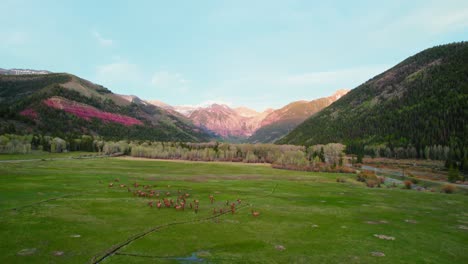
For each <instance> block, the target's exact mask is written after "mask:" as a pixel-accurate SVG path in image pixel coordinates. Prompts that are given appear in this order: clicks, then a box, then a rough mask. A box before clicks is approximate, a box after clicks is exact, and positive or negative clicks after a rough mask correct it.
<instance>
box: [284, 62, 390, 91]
mask: <svg viewBox="0 0 468 264" xmlns="http://www.w3.org/2000/svg"><path fill="white" fill-rule="evenodd" d="M386 69H388V66H385V65H379V66H373V67H358V68H350V69H341V70H335V71H323V72H309V73H302V74H293V75H287V76H285V77H283V79H282V80H280V82H281V83H283V84H286V85H290V86H314V85H322V86H324V85H331V84H334V83H340V82H343V81H346V82H349V83H350V84H351V83H353V84H355V83H358V84H359V83H362V82H365V81H367V80H369V79H370V78H372V77H374V76H375V75H377V74H379V73H381V72H383V71H384V70H386ZM348 88H354V87H348Z"/></svg>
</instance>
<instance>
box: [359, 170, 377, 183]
mask: <svg viewBox="0 0 468 264" xmlns="http://www.w3.org/2000/svg"><path fill="white" fill-rule="evenodd" d="M356 180H357V181H360V182H367V181H368V180H374V181H377V176H375V173H374V172H372V171H362V172H361V173H359V174H358V175H357V177H356Z"/></svg>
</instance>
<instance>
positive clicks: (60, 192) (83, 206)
mask: <svg viewBox="0 0 468 264" xmlns="http://www.w3.org/2000/svg"><path fill="white" fill-rule="evenodd" d="M1 159H2V160H5V159H8V157H7V155H5V156H2V158H1ZM338 176H339V177H343V178H345V180H346V182H345V183H338V182H336V178H337V177H338ZM354 178H355V176H354V175H350V174H348V175H343V174H340V175H337V174H332V173H312V172H299V171H287V170H277V169H272V168H270V167H268V166H255V165H248V164H239V163H233V164H229V163H199V162H187V161H184V162H172V161H154V162H147V161H142V160H137V159H128V158H99V159H70V158H67V159H57V160H42V158H39V159H38V160H35V161H31V162H21V161H16V162H6V163H1V164H0V237H1V238H2V239H1V240H0V263H97V262H100V261H101V262H102V263H148V262H156V263H190V262H197V261H202V262H209V263H251V262H254V263H437V264H440V263H468V253H467V251H466V245H468V196H467V195H464V194H451V195H449V194H442V193H438V192H417V191H412V190H403V189H399V188H372V189H371V188H367V187H365V186H364V185H363V184H362V183H359V182H357V181H355V180H354ZM116 179H118V182H117V181H116ZM135 182H137V183H138V184H140V187H137V188H136V187H134V185H133V184H134V183H135ZM110 183H112V185H113V187H109V185H110ZM121 184H123V185H125V187H122V188H121V187H120V185H121ZM144 185H148V186H150V187H148V189H145V188H143V187H142V186H144ZM127 188H130V192H129V191H128V189H127ZM136 189H138V190H141V191H144V192H149V190H154V191H155V193H158V192H159V193H160V198H156V197H153V198H143V197H138V196H134V195H133V192H135V190H136ZM179 191H180V193H181V194H179ZM167 192H169V196H166V193H167ZM185 193H187V194H189V197H187V203H189V202H192V203H194V202H193V200H195V199H196V200H199V203H200V208H199V211H198V213H195V211H194V210H193V209H192V210H191V209H190V208H189V207H186V208H185V210H183V211H182V210H180V211H177V210H176V209H174V208H161V209H157V208H156V207H155V206H153V207H150V206H149V205H148V202H150V201H154V202H157V201H158V199H162V197H163V196H164V197H167V199H173V200H174V201H176V199H177V198H178V197H177V196H179V195H185ZM210 195H213V196H214V202H213V203H211V202H210V199H209V196H210ZM237 199H240V200H241V202H240V203H238V202H237ZM226 201H229V205H226ZM231 203H235V205H236V206H235V208H236V210H235V213H234V214H232V213H231V211H230V204H231ZM213 209H215V210H216V211H217V213H216V214H214V213H213ZM220 209H223V213H221V214H220V213H219V210H220ZM252 211H254V212H258V213H259V215H258V216H253V215H252V213H251V212H252ZM226 212H227V213H226Z"/></svg>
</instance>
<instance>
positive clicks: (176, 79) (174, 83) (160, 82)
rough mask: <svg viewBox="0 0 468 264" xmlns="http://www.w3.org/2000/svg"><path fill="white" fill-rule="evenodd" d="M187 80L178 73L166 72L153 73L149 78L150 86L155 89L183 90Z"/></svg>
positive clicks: (187, 82)
mask: <svg viewBox="0 0 468 264" xmlns="http://www.w3.org/2000/svg"><path fill="white" fill-rule="evenodd" d="M189 83H190V81H189V80H187V79H185V78H184V77H183V76H182V75H181V74H180V73H170V72H168V71H158V72H155V73H154V74H153V76H152V78H151V84H152V85H153V86H155V87H156V88H163V89H178V90H179V91H181V90H185V89H186V88H187V85H188V84H189Z"/></svg>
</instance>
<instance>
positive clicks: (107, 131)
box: [0, 73, 210, 142]
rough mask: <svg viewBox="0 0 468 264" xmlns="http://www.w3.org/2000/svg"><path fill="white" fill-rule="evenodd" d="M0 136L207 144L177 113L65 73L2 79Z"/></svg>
mask: <svg viewBox="0 0 468 264" xmlns="http://www.w3.org/2000/svg"><path fill="white" fill-rule="evenodd" d="M0 125H1V126H0V134H4V133H16V134H41V135H47V136H57V137H60V138H78V137H81V136H82V135H91V136H101V137H104V138H106V139H119V140H121V139H141V140H161V141H191V142H200V141H208V140H209V139H210V135H209V134H208V133H206V132H205V131H203V130H201V129H200V128H198V127H196V126H195V125H193V124H192V123H191V122H190V121H189V120H188V119H186V118H184V117H183V116H181V115H178V114H174V113H170V112H168V111H166V110H164V109H161V108H159V107H156V106H154V105H151V104H147V103H145V102H144V101H142V100H133V101H128V100H125V99H124V98H122V97H121V96H119V95H116V94H113V93H112V92H111V91H110V90H108V89H106V88H105V87H103V86H100V85H96V84H94V83H91V82H89V81H87V80H84V79H81V78H78V77H76V76H73V75H70V74H64V73H54V74H44V75H0Z"/></svg>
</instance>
